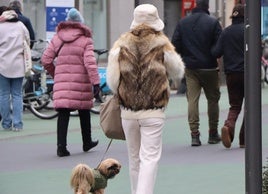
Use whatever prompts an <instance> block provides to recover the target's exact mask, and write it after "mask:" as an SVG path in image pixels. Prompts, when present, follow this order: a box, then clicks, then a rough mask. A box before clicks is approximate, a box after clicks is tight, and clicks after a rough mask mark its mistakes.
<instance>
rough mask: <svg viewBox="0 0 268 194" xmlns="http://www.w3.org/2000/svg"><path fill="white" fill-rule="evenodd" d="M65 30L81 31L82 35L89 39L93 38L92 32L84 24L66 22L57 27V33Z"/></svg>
mask: <svg viewBox="0 0 268 194" xmlns="http://www.w3.org/2000/svg"><path fill="white" fill-rule="evenodd" d="M64 29H80V30H81V31H82V33H83V34H84V35H85V36H87V37H92V33H91V30H90V29H89V28H88V27H87V26H86V25H84V24H81V23H79V22H71V21H64V22H61V23H59V25H58V26H57V32H59V31H61V30H64Z"/></svg>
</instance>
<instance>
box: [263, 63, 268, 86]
mask: <svg viewBox="0 0 268 194" xmlns="http://www.w3.org/2000/svg"><path fill="white" fill-rule="evenodd" d="M264 69H265V71H264V72H265V74H264V75H265V78H264V81H265V82H266V83H267V84H268V66H265V68H264Z"/></svg>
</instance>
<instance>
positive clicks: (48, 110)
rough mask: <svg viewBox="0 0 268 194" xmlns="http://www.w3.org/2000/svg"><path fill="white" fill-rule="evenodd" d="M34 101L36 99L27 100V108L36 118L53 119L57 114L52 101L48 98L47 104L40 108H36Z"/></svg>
mask: <svg viewBox="0 0 268 194" xmlns="http://www.w3.org/2000/svg"><path fill="white" fill-rule="evenodd" d="M36 103H38V102H37V101H28V106H27V108H28V109H29V110H30V111H31V112H32V113H33V114H34V115H35V116H36V117H38V118H40V119H54V118H56V117H57V116H58V112H57V111H56V110H54V108H52V107H53V105H51V104H52V103H53V101H52V100H51V99H49V101H48V103H47V106H45V107H44V108H42V109H38V108H36Z"/></svg>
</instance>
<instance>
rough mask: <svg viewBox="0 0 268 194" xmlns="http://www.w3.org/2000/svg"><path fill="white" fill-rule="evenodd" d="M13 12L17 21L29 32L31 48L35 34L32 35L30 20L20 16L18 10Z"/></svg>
mask: <svg viewBox="0 0 268 194" xmlns="http://www.w3.org/2000/svg"><path fill="white" fill-rule="evenodd" d="M15 11H16V13H17V14H18V19H19V21H21V22H22V23H23V24H24V25H25V27H26V28H27V29H28V31H29V34H30V40H31V45H30V47H31V48H32V47H33V45H34V40H35V34H34V30H33V26H32V23H31V21H30V19H29V18H27V17H25V16H24V15H22V13H21V12H20V11H19V10H18V9H15Z"/></svg>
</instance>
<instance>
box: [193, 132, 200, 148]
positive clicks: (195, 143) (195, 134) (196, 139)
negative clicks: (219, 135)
mask: <svg viewBox="0 0 268 194" xmlns="http://www.w3.org/2000/svg"><path fill="white" fill-rule="evenodd" d="M191 136H192V146H201V141H200V133H199V131H194V132H192V133H191Z"/></svg>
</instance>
